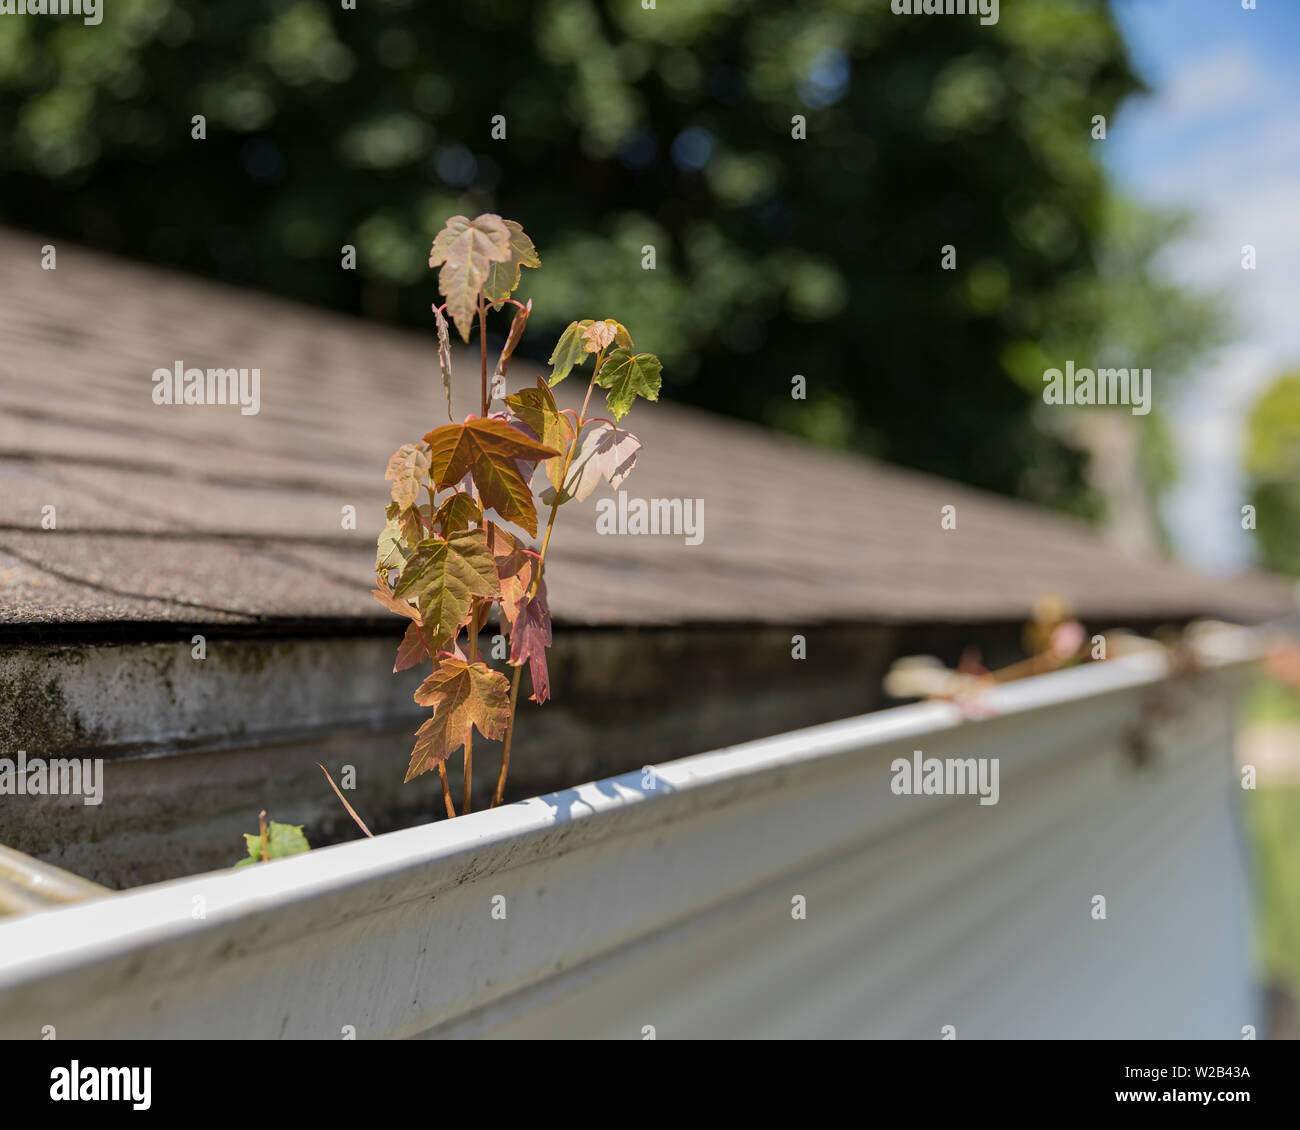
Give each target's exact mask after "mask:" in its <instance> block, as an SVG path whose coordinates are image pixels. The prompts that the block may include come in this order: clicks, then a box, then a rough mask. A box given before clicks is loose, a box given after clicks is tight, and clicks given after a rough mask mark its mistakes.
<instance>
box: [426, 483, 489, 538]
mask: <svg viewBox="0 0 1300 1130" xmlns="http://www.w3.org/2000/svg"><path fill="white" fill-rule="evenodd" d="M433 522H434V525H436V526H437V527H438V529H439V531H440V532H441V533H442V535H443V537H447V536H448V535H449V534H454V533H456V532H457V531H458V530H468V529H469V528H470V526H471V525H480V526H481V525H482V524H483V509H482V507H480V506H479V504H478V503H477V502H475V501H474V496H473V495H471V494H468V493H467V492H465V491H463V490H458V491H456V492H455V493H454V494H451V495H449V496H448V497H447V498H446V499H445V500H444V501H443V503H442V505H441V506H439V507H438V512H437V513H436V514H435V515H434V516H433Z"/></svg>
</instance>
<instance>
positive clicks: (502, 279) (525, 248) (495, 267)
mask: <svg viewBox="0 0 1300 1130" xmlns="http://www.w3.org/2000/svg"><path fill="white" fill-rule="evenodd" d="M504 223H505V225H506V227H507V228H508V229H509V231H510V256H509V258H507V259H504V260H502V261H501V262H494V263H491V264H490V265H489V266H488V271H487V279H486V280H485V281H484V283H483V298H484V299H485V300H486V301H487V302H489V303H490V304H491V305H492V306H493V307H495V308H496V309H498V310H499V309H500V308H501V305H502V303H504V302H505V300H506V299H507V298H509V297H510V296H511V295H512V294H513V293H514V291H515V288H516V287H517V286H518V285H519V277H520V275H521V274H522V273H523V272H522V271H521V270H520V268H521V267H540V266H541V265H542V260H541V259H540V258H539V257H538V255H537V248H535V247H534V246H533V241H532V240H531V239H529V238H528V236H527V235H526V234H525V233H524V229H523V228H522V227H521V226H520V225H519V224H517V223H515V221H514V220H506V221H504Z"/></svg>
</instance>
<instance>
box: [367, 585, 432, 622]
mask: <svg viewBox="0 0 1300 1130" xmlns="http://www.w3.org/2000/svg"><path fill="white" fill-rule="evenodd" d="M370 591H371V593H372V594H373V595H374V598H375V599H376V600H377V601H379V603H380V604H382V605H383V606H384V607H385V608H387V609H388V611H389V612H396V613H397V614H398V615H399V616H405V617H406V618H407V619H408V620H413V621H414V622H415V623H417V624H419V623H421V618H420V610H419V609H418V608H416V607H415V605H413V604H411V602H410V601H407V600H398V599H397V598H396V597H394V596H393V594H392V593H390V592H387V591H386V590H384V589H371V590H370Z"/></svg>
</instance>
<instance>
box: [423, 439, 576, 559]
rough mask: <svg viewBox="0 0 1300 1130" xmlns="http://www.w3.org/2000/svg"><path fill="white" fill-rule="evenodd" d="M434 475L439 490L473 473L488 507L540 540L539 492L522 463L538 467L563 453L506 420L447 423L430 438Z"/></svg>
mask: <svg viewBox="0 0 1300 1130" xmlns="http://www.w3.org/2000/svg"><path fill="white" fill-rule="evenodd" d="M424 438H425V442H426V443H428V445H429V451H430V472H431V474H432V476H433V481H434V484H435V485H436V486H437V487H438V488H439V489H441V488H443V487H448V486H452V485H453V484H455V483H457V482H459V481H460V480H461V479H462V478H464V477H465V475H466V473H468V474H469V475H470V476H471V477H472V478H473V480H474V485H475V486H476V487H477V488H478V493H479V498H481V499H482V500H483V505H484V506H485V507H491V508H492V509H493V510H495V511H496V512H497V513H498V514H500V515H501V517H502V518H504V519H505V520H506V521H507V522H517V523H518V524H519V525H520V526H522V527H523V528H524V529H525V530H527V531H528V532H529V534H531V535H533V536H536V535H537V507H536V506H535V505H534V503H533V490H532V487H531V486H530V485H529V483H528V480H527V479H526V478H525V477H524V475H523V473H522V472H521V471H520V467H519V462H520V461H524V462H532V463H536V462H538V461H540V460H542V459H550V458H552V457H553V456H555V455H558V454H559V452H558V451H556V450H555V448H553V447H547V446H546V445H545V444H542V443H538V442H537V440H535V439H532V438H531V437H529V436H527V435H525V434H524V433H523V432H522V431H520V430H519V429H518V428H515V427H511V426H510V425H509V424H507V423H506V422H505V421H503V420H494V419H491V418H486V419H482V418H479V417H470V419H468V420H466V421H465V423H463V424H445V425H443V426H442V427H441V428H435V429H434V430H433V431H431V432H430V433H429V434H428V435H426V436H425V437H424Z"/></svg>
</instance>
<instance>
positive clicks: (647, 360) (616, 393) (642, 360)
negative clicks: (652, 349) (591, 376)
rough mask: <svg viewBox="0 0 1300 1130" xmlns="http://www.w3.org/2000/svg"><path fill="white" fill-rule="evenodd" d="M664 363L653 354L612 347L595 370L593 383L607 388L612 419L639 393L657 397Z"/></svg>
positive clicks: (626, 407) (607, 399) (607, 398)
mask: <svg viewBox="0 0 1300 1130" xmlns="http://www.w3.org/2000/svg"><path fill="white" fill-rule="evenodd" d="M662 369H663V366H662V365H661V364H660V363H659V358H658V357H656V356H655V355H654V354H653V353H633V352H632V351H631V350H630V349H623V348H619V349H615V350H614V351H613V352H612V353H611V354H610V355H609V356H608V357H606V358H605V363H604V364H603V365H601V367H600V368H599V369H598V370H597V371H596V383H597V384H598V385H600V387H601V388H603V389H606V390H607V393H606V402H607V403H608V404H609V410H610V413H611V414H612V415H613V417H614V419H615V420H621V419H622V418H623V417H624V416H626V415H627V414H628V411H629V410H630V409H631V407H632V404H633V403H634V402H635V400H636V398H637V397H638V396H641V397H644V398H645V399H646V400H658V399H659V386H660V385H661V384H662V383H663V382H662V378H661V377H660V375H659V374H660V371H661V370H662Z"/></svg>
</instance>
